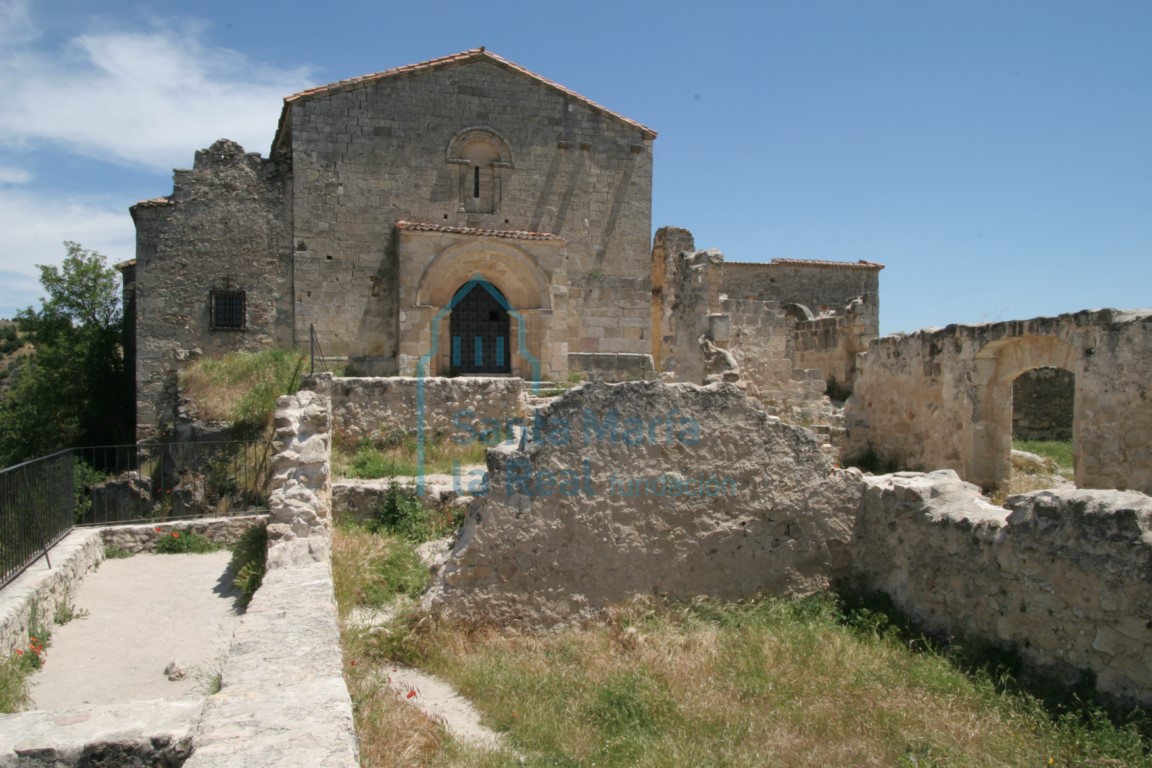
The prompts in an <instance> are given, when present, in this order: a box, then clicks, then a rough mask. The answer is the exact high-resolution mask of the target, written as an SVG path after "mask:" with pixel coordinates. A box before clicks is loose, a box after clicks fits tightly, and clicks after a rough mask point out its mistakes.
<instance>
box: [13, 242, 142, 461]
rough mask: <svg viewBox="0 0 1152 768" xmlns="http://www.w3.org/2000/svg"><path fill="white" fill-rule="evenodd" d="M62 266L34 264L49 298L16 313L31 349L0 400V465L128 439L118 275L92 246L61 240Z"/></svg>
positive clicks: (129, 397)
mask: <svg viewBox="0 0 1152 768" xmlns="http://www.w3.org/2000/svg"><path fill="white" fill-rule="evenodd" d="M64 247H65V248H66V249H67V251H68V255H67V257H66V258H65V259H64V262H63V263H62V264H61V266H60V267H56V266H44V265H37V267H38V268H39V270H40V284H41V285H42V286H43V287H44V291H45V292H46V293H47V296H46V297H44V298H42V299H40V309H39V310H35V309H33V308H32V307H28V308H27V309H24V310H22V311H20V312H18V313H17V314H16V318H15V319H16V322H17V324H18V325H19V327H20V330H21V331H23V332H24V333H25V334H26V339H27V341H29V342H31V344H32V346H33V349H34V353H33V354H31V355H28V356H26V357H25V358H23V360H22V361H21V364H20V366H19V368H18V369H17V370H16V372H15V373H14V375H13V377H12V378H13V385H12V388H11V389H10V390H9V391H8V394H7V397H5V399H4V400H3V401H2V402H0V464H2V465H5V466H6V465H9V464H13V463H16V462H19V461H23V460H26V459H30V458H34V457H36V456H40V455H43V454H45V453H49V452H51V451H53V450H57V449H59V448H64V447H68V446H73V445H107V444H113V443H121V442H126V441H128V440H129V439H130V431H131V424H132V421H131V413H132V406H133V404H132V389H131V386H130V382H131V379H130V376H131V372H129V371H127V370H126V368H125V365H124V355H123V346H122V343H121V342H122V339H123V332H124V323H123V313H122V310H121V307H120V285H119V282H120V281H119V275H118V274H117V271H116V269H115V267H110V266H108V264H107V263H106V260H105V258H104V257H103V256H102V255H100V254H99V253H97V252H96V251H90V250H85V249H84V248H81V247H80V245H79V244H78V243H73V242H65V243H64Z"/></svg>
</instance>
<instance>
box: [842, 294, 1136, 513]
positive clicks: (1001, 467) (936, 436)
mask: <svg viewBox="0 0 1152 768" xmlns="http://www.w3.org/2000/svg"><path fill="white" fill-rule="evenodd" d="M1050 366H1055V367H1059V368H1064V369H1065V370H1068V371H1071V372H1072V373H1073V374H1074V375H1075V405H1074V411H1075V420H1074V423H1073V427H1072V432H1073V442H1074V444H1075V454H1076V468H1075V478H1076V484H1077V485H1078V486H1080V487H1082V488H1120V489H1128V488H1131V489H1137V490H1141V491H1144V492H1152V440H1150V439H1149V435H1150V434H1152V408H1150V407H1149V398H1150V397H1152V387H1150V385H1149V381H1150V380H1152V311H1148V310H1141V311H1133V312H1122V311H1119V310H1114V309H1106V310H1095V311H1084V312H1078V313H1075V314H1067V315H1060V316H1059V317H1054V318H1035V319H1032V320H1023V321H1012V322H1003V323H995V324H989V325H977V326H969V325H950V326H948V327H947V328H944V329H930V330H924V331H918V332H917V333H914V334H911V335H909V336H889V337H885V338H883V339H879V340H877V341H876V342H873V343H872V344H871V345H870V346H869V348H868V352H867V353H866V354H865V355H864V356H863V358H862V364H861V369H860V375H859V377H858V379H857V382H856V385H855V389H854V393H853V396H852V398H851V399H849V401H848V403H847V404H846V406H845V426H846V427H847V429H848V444H847V447H846V449H845V452H844V458H845V460H846V461H854V460H857V459H859V458H860V457H862V456H865V455H868V454H871V455H872V456H873V457H876V458H879V459H880V460H882V461H885V462H889V463H893V464H895V465H897V466H900V467H902V468H906V469H936V468H949V469H954V470H956V472H957V473H959V474H960V476H961V477H963V478H964V479H966V480H969V481H970V482H974V483H977V484H978V485H980V486H981V487H984V488H996V487H1002V486H1003V485H1004V484H1005V483H1006V482H1007V480H1008V479H1009V478H1010V477H1011V465H1010V462H1009V456H1010V450H1011V440H1012V420H1011V405H1012V382H1013V381H1014V380H1015V379H1016V377H1017V376H1019V375H1020V374H1021V373H1023V372H1024V371H1027V370H1031V369H1033V368H1042V367H1050Z"/></svg>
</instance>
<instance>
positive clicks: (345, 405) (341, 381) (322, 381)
mask: <svg viewBox="0 0 1152 768" xmlns="http://www.w3.org/2000/svg"><path fill="white" fill-rule="evenodd" d="M421 383H422V384H423V394H422V396H423V399H424V400H423V415H424V429H425V435H426V436H428V437H433V436H441V437H445V438H448V437H451V436H456V437H462V436H464V435H468V437H469V440H470V441H471V440H474V439H476V438H477V436H478V435H479V434H480V432H481V431H483V430H486V429H487V430H491V429H492V428H493V427H495V426H497V425H498V426H499V427H500V430H501V431H506V430H505V429H504V425H505V424H506V422H508V421H509V420H510V419H515V418H523V417H524V416H526V414H527V393H528V392H529V391H530V389H529V388H526V387H525V385H524V381H523V380H522V379H515V378H501V377H469V376H461V377H458V378H452V379H449V378H442V377H428V378H425V379H416V378H410V377H401V376H393V377H387V378H365V379H362V378H333V377H332V376H331V375H330V374H317V375H315V376H311V377H308V378H306V379H305V381H304V387H305V388H306V389H310V390H312V391H314V392H317V393H319V394H321V395H323V396H324V397H325V398H331V403H332V406H331V408H332V427H333V430H334V431H335V434H337V435H339V436H340V439H341V440H342V441H344V442H345V443H347V444H349V445H353V444H355V443H356V442H357V441H359V440H360V439H361V438H368V439H369V440H382V439H387V438H393V437H395V436H397V435H408V434H414V433H415V432H416V430H417V425H418V419H419V415H420V410H419V409H418V397H420V396H421V391H420V390H421Z"/></svg>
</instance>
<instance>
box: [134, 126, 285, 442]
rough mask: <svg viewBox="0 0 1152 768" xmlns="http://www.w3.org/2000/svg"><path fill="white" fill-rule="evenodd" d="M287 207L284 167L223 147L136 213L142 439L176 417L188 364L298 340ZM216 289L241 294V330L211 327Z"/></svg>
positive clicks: (199, 156) (205, 153)
mask: <svg viewBox="0 0 1152 768" xmlns="http://www.w3.org/2000/svg"><path fill="white" fill-rule="evenodd" d="M290 210H291V200H290V188H289V185H288V182H287V178H286V174H285V170H284V167H283V166H282V165H280V164H277V163H273V162H270V161H265V160H261V159H260V157H259V156H258V155H256V154H246V153H245V152H244V150H243V148H242V147H240V146H239V145H238V144H235V143H234V142H230V141H226V140H221V141H218V142H216V143H215V144H213V145H212V146H211V147H210V148H208V149H205V150H201V151H200V152H197V153H196V162H195V164H194V166H193V169H192V170H191V171H177V172H176V174H175V182H174V188H173V192H172V194H171V195H170V196H169V197H167V198H161V199H159V200H152V201H146V202H143V203H140V204H138V205H136V206H134V207H133V209H132V216H133V219H134V220H135V222H136V236H137V240H136V270H135V303H136V338H137V348H136V389H137V434H138V436H139V437H140V438H144V437H147V436H149V435H150V434H151V433H152V431H153V430H154V429H155V427H156V426H157V424H158V423H159V422H161V421H165V422H171V421H172V420H174V418H175V406H176V391H175V384H176V372H177V371H178V370H180V369H181V368H182V367H184V366H186V365H187V364H188V362H189V361H191V360H194V359H195V358H197V357H199V356H201V355H218V354H223V353H225V352H232V351H237V350H244V351H254V350H259V349H265V348H267V347H270V346H274V345H282V346H290V345H291V344H292V343H293V341H294V339H293V333H292V271H291V270H292V263H291V239H290V237H291V229H290V225H289V215H290ZM220 289H236V290H242V291H244V296H245V315H246V318H245V327H244V328H243V329H242V330H212V329H211V319H210V318H211V315H210V301H209V295H210V292H211V291H213V290H220ZM302 338H304V339H306V338H307V326H305V334H304V336H303V337H302Z"/></svg>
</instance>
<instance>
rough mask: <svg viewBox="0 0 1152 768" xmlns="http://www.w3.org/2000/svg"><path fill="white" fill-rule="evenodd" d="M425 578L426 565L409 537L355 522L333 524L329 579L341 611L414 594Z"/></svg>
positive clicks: (388, 601)
mask: <svg viewBox="0 0 1152 768" xmlns="http://www.w3.org/2000/svg"><path fill="white" fill-rule="evenodd" d="M428 579H429V573H428V567H427V566H425V565H424V564H423V563H422V562H421V561H420V557H419V556H418V555H417V554H416V548H415V545H414V544H413V543H412V542H411V541H408V540H405V539H403V538H400V537H398V536H389V535H381V534H378V533H373V532H372V531H370V530H368V529H367V528H365V527H362V526H358V525H340V526H337V527H336V529H335V533H334V534H333V537H332V581H333V588H334V590H335V593H336V602H337V604H338V605H339V607H340V613H341V615H346V614H347V613H348V612H350V611H351V610H352V609H353V608H357V607H362V608H382V607H384V606H386V605H388V604H389V603H391V602H392V601H393V600H395V599H396V598H397V597H400V596H407V597H415V596H416V595H419V594H420V593H421V592H423V591H424V589H425V588H426V587H427V586H428Z"/></svg>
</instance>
